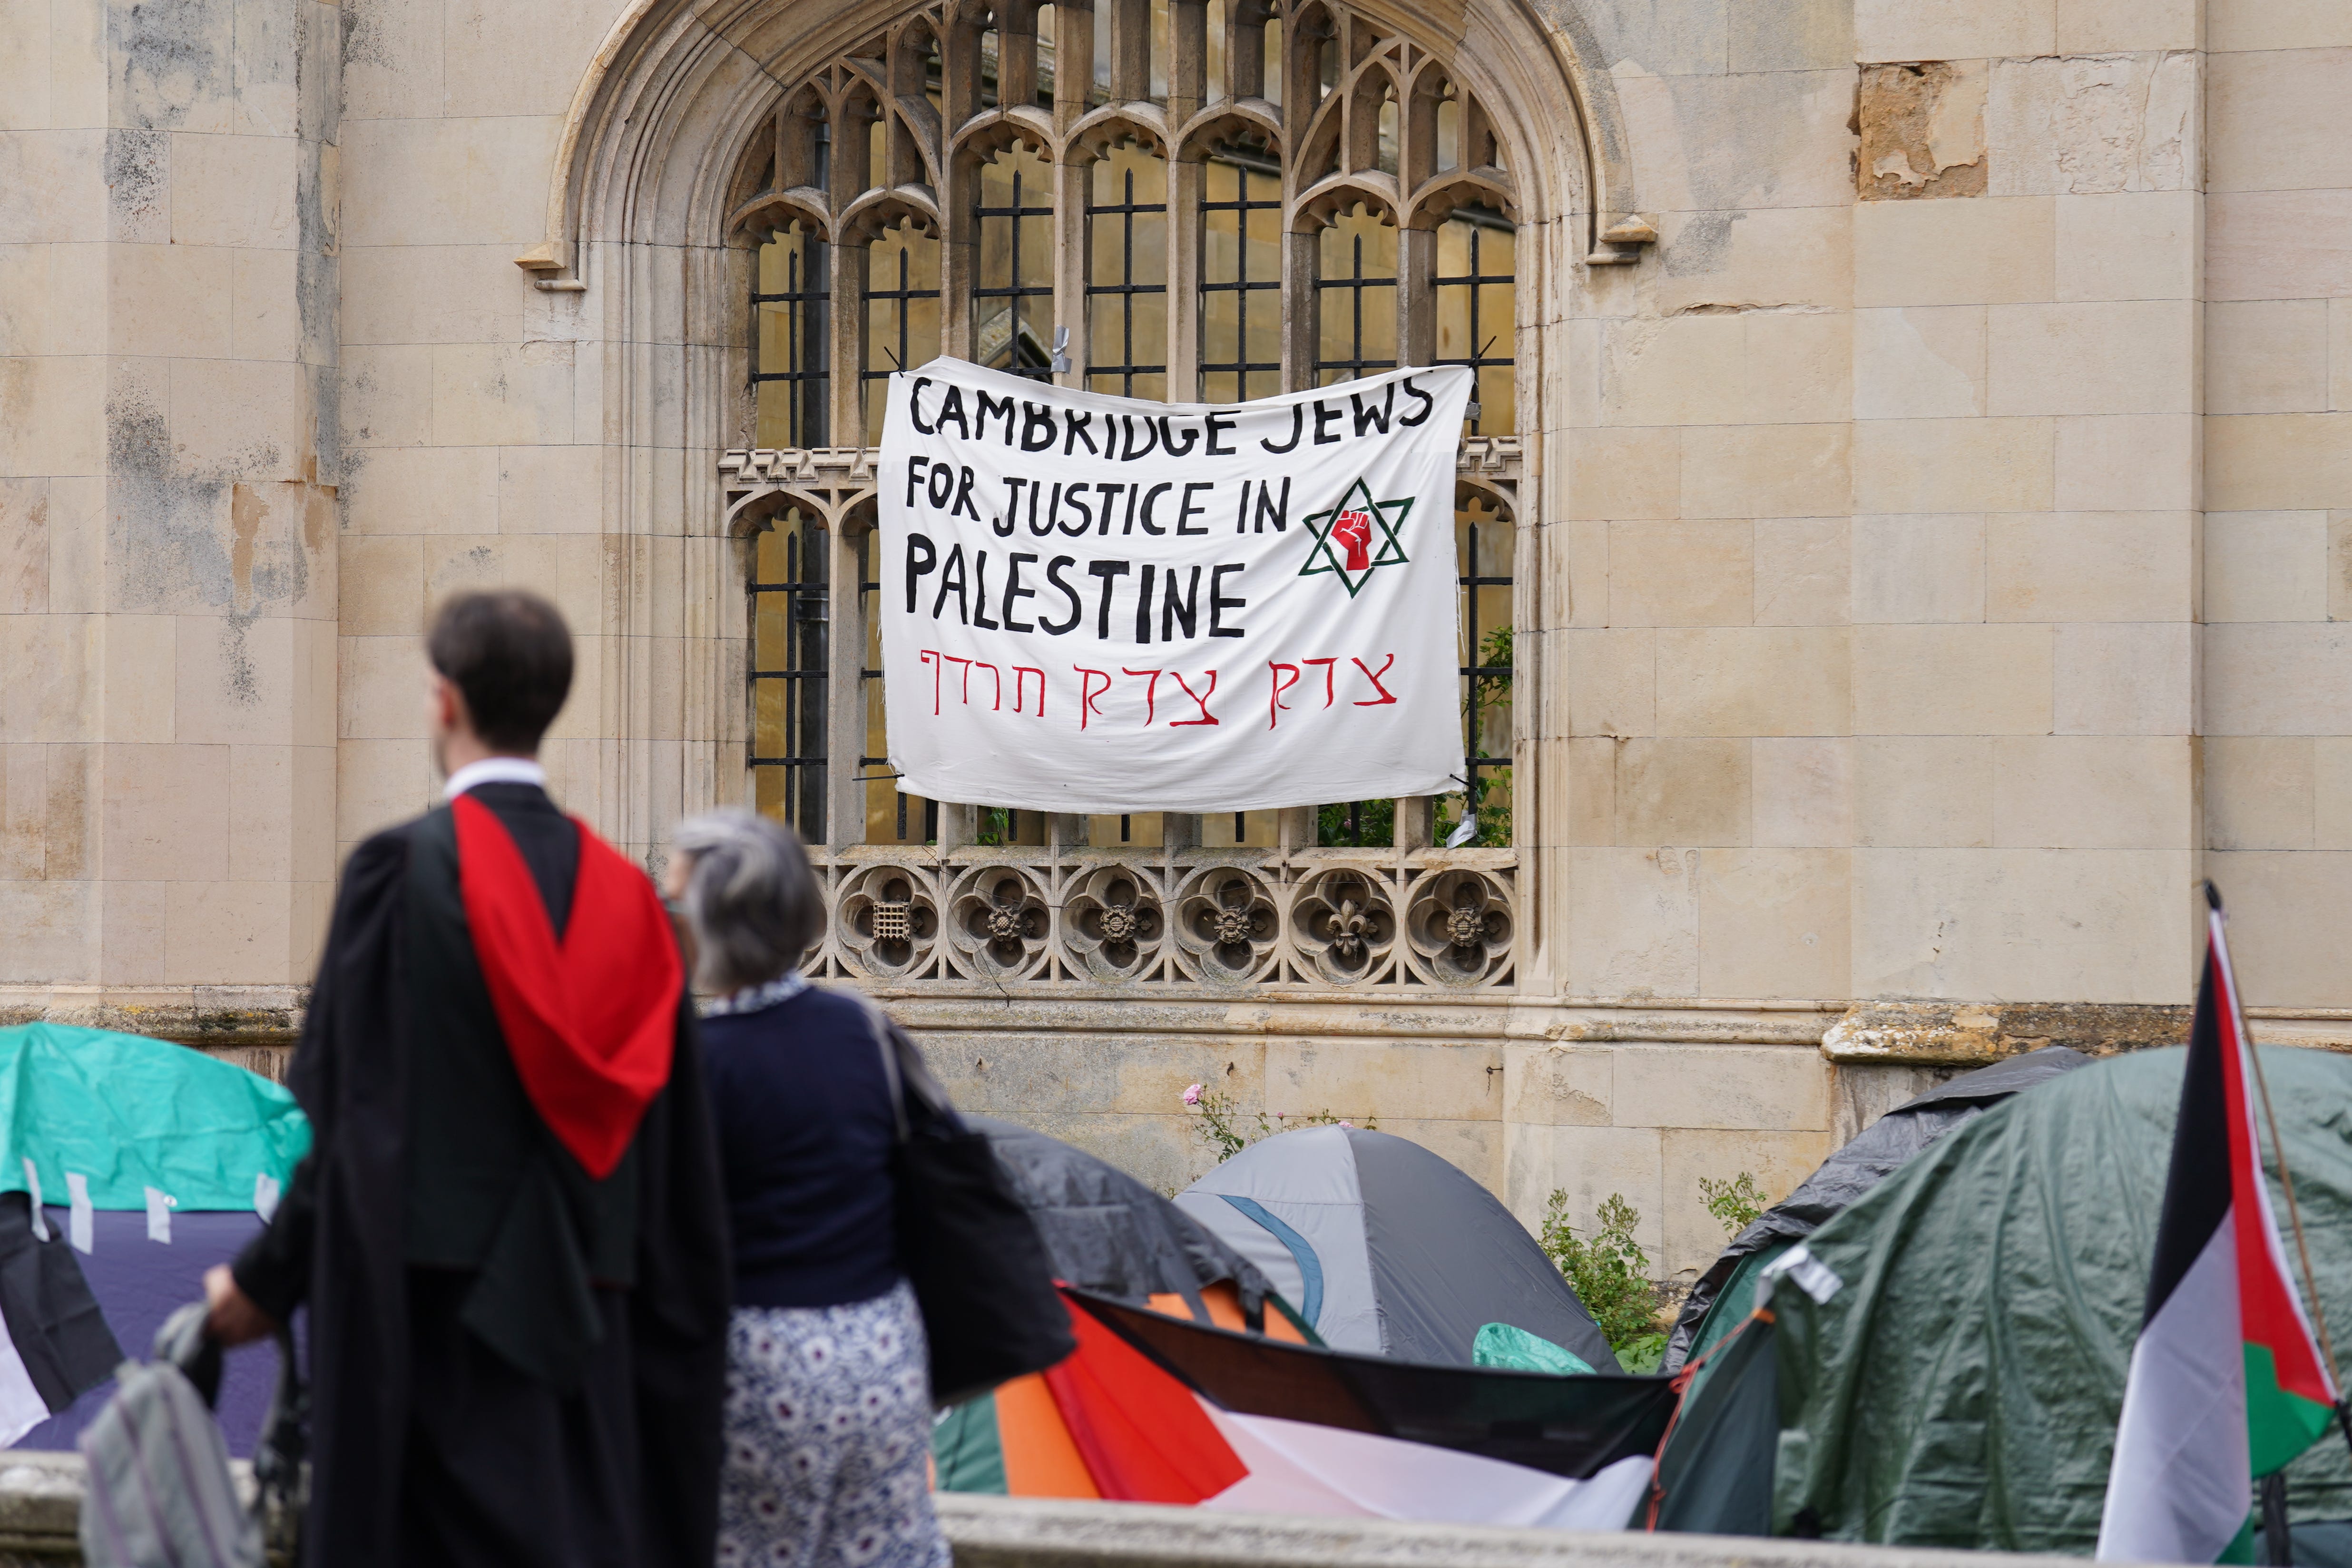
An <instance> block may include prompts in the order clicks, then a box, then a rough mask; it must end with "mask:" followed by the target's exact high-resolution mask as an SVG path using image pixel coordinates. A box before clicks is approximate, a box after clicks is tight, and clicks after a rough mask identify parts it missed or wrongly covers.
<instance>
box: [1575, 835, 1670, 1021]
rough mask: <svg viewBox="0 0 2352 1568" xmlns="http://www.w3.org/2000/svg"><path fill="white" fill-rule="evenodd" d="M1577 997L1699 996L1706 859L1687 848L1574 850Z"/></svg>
mask: <svg viewBox="0 0 2352 1568" xmlns="http://www.w3.org/2000/svg"><path fill="white" fill-rule="evenodd" d="M1568 879H1569V885H1568V906H1569V929H1568V944H1567V945H1568V963H1567V986H1566V989H1567V990H1568V991H1569V993H1570V994H1574V995H1586V996H1627V995H1637V994H1649V995H1658V996H1693V995H1696V994H1698V857H1697V855H1696V853H1695V852H1693V851H1689V850H1683V849H1670V848H1659V849H1635V848H1627V849H1575V850H1570V852H1569V855H1568Z"/></svg>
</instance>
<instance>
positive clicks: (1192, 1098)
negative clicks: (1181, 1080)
mask: <svg viewBox="0 0 2352 1568" xmlns="http://www.w3.org/2000/svg"><path fill="white" fill-rule="evenodd" d="M1184 1103H1185V1104H1187V1105H1198V1104H1200V1103H1201V1086H1200V1085H1199V1084H1197V1083H1196V1084H1194V1085H1193V1086H1192V1088H1190V1089H1186V1090H1185V1091H1184Z"/></svg>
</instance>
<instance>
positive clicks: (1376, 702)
mask: <svg viewBox="0 0 2352 1568" xmlns="http://www.w3.org/2000/svg"><path fill="white" fill-rule="evenodd" d="M1348 662H1349V663H1350V664H1352V665H1354V666H1355V667H1356V668H1358V669H1360V670H1362V671H1363V672H1364V679H1367V680H1369V681H1370V682H1371V683H1372V689H1373V690H1375V691H1377V692H1379V693H1380V695H1379V696H1378V697H1365V698H1360V699H1359V700H1357V702H1356V706H1357V707H1359V708H1378V707H1381V706H1382V705H1383V704H1385V703H1390V702H1393V701H1395V700H1396V694H1395V693H1393V692H1391V690H1390V689H1388V688H1387V687H1385V686H1382V685H1381V675H1386V674H1387V673H1388V672H1389V666H1391V665H1392V664H1394V663H1395V662H1396V655H1394V654H1391V655H1389V656H1388V658H1384V659H1382V660H1381V668H1380V674H1379V675H1375V674H1373V673H1372V667H1371V666H1370V665H1368V664H1366V663H1365V662H1364V661H1363V660H1362V659H1360V658H1354V659H1349V661H1348Z"/></svg>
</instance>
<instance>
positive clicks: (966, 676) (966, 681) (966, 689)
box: [940, 653, 971, 708]
mask: <svg viewBox="0 0 2352 1568" xmlns="http://www.w3.org/2000/svg"><path fill="white" fill-rule="evenodd" d="M940 658H941V659H942V660H943V661H945V662H946V663H949V664H960V665H961V666H963V705H964V706H965V707H967V708H969V707H971V660H970V659H968V658H957V657H956V656H955V655H953V654H951V653H943V654H941V655H940Z"/></svg>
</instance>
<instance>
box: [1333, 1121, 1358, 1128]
mask: <svg viewBox="0 0 2352 1568" xmlns="http://www.w3.org/2000/svg"><path fill="white" fill-rule="evenodd" d="M1335 1125H1337V1126H1340V1127H1353V1126H1354V1125H1355V1123H1354V1122H1352V1121H1341V1122H1338V1123H1335Z"/></svg>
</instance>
